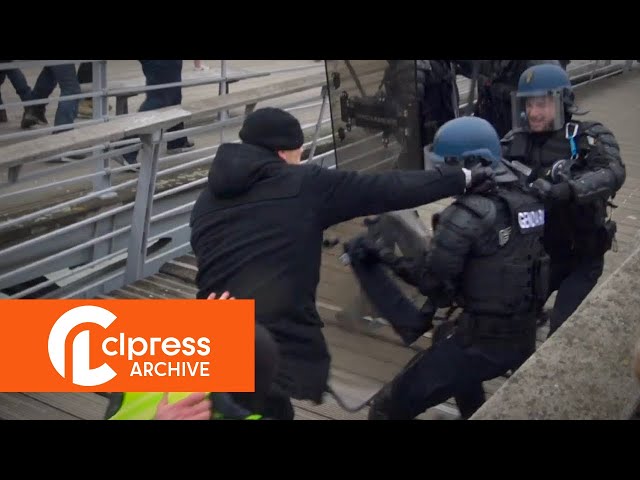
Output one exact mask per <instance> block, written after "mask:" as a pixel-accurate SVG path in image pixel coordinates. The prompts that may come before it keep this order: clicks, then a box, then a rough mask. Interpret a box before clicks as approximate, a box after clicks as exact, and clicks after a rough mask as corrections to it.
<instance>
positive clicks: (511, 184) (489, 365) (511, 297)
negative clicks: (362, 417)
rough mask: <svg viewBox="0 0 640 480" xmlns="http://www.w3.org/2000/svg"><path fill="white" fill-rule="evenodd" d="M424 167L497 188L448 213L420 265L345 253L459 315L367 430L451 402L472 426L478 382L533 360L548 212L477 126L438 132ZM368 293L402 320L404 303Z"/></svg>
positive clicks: (395, 385)
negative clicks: (477, 177) (485, 179)
mask: <svg viewBox="0 0 640 480" xmlns="http://www.w3.org/2000/svg"><path fill="white" fill-rule="evenodd" d="M426 157H427V160H428V161H431V162H433V164H450V165H464V166H465V167H466V168H472V167H474V166H477V165H484V166H485V167H487V166H488V167H490V168H492V169H493V170H494V172H495V175H496V176H495V178H496V182H497V186H495V185H479V187H478V188H477V189H471V190H467V192H465V194H464V195H462V196H460V197H458V198H457V199H456V200H455V201H454V202H453V203H452V204H451V205H450V206H449V207H447V208H446V209H445V210H444V211H443V212H442V213H441V214H440V215H439V220H438V223H437V226H436V228H435V232H434V236H433V239H432V241H431V244H430V246H429V249H428V253H427V255H426V256H424V257H423V258H417V259H412V258H398V257H395V256H394V255H393V253H391V252H383V251H381V250H376V246H375V245H371V244H369V243H368V242H367V241H366V238H365V239H362V240H358V239H356V241H355V242H353V244H352V245H350V247H349V248H350V249H349V250H348V252H349V253H350V254H351V255H352V257H353V258H355V259H356V260H357V261H359V262H362V261H364V262H369V263H372V264H374V263H375V262H384V263H385V264H386V265H388V266H389V267H391V269H392V270H393V271H394V272H395V273H396V275H397V276H399V277H400V278H402V279H403V280H404V281H406V282H407V283H409V284H412V285H415V286H417V287H418V289H419V290H420V292H421V293H422V294H423V295H425V296H427V297H428V299H429V301H430V302H431V303H432V304H433V305H434V306H435V307H436V308H445V307H452V306H457V307H460V308H461V309H462V314H461V315H460V316H459V317H458V318H457V320H456V322H457V323H456V326H455V328H454V330H453V333H451V334H449V335H447V336H445V337H444V338H441V339H440V340H439V341H437V342H435V343H434V344H433V345H432V346H431V347H430V348H429V349H427V350H426V351H424V352H421V353H419V354H418V355H416V356H415V357H414V358H413V359H412V360H411V361H410V362H409V364H408V365H407V366H406V367H405V368H404V370H403V371H402V372H401V373H400V374H398V375H397V376H396V377H395V378H394V379H393V380H392V381H391V382H390V383H389V384H388V385H386V386H385V387H384V388H383V389H382V390H381V391H380V392H379V393H378V394H377V395H376V397H375V398H374V400H373V403H372V406H371V409H370V413H369V418H370V419H373V420H382V419H412V418H414V417H416V416H417V415H419V414H421V413H422V412H424V411H425V410H426V409H428V408H430V407H433V406H435V405H438V404H440V403H443V402H444V401H446V400H447V399H448V398H450V397H455V399H456V402H457V404H458V407H459V409H460V412H461V415H462V417H463V418H469V417H470V416H471V415H472V414H473V413H474V412H475V411H476V410H477V409H478V408H479V407H480V406H481V405H482V403H484V400H485V397H484V391H483V388H482V382H484V381H486V380H490V379H492V378H495V377H498V376H500V375H503V374H504V373H506V372H507V371H509V370H516V369H517V368H518V367H519V366H520V365H521V364H522V363H523V362H524V361H525V360H526V359H527V358H528V357H529V356H530V355H531V354H532V353H533V352H534V350H535V333H536V317H535V313H536V310H537V308H538V304H539V302H540V301H542V300H543V299H545V298H546V285H545V282H546V280H547V279H548V273H545V268H546V267H545V265H547V266H548V261H547V260H548V259H547V258H546V256H545V253H544V248H543V245H542V233H543V229H544V218H545V217H544V206H543V204H542V202H541V201H540V200H539V199H538V198H537V197H536V196H535V195H533V194H531V193H529V192H528V191H527V187H526V186H525V183H524V182H522V181H521V179H520V178H519V177H518V176H517V175H515V174H514V171H513V170H511V169H510V168H507V166H506V162H504V161H503V160H502V159H501V149H500V140H499V138H498V135H497V133H496V131H495V129H494V128H493V127H492V126H491V125H490V124H489V123H488V122H487V121H485V120H483V119H480V118H475V117H461V118H458V119H455V120H451V121H450V122H447V123H446V124H445V125H443V126H442V127H441V128H440V129H439V130H438V132H437V133H436V136H435V139H434V142H433V146H432V148H431V149H430V150H429V151H428V152H427V153H426ZM359 250H360V251H359ZM362 250H366V252H365V254H364V255H363V254H362ZM358 266H361V264H358ZM359 273H360V274H362V273H363V271H362V270H359ZM375 285H378V284H377V283H376V284H375ZM374 288H375V286H374ZM367 293H368V294H369V295H373V297H372V301H373V302H374V303H375V304H377V306H381V307H382V308H381V309H382V310H384V311H387V312H391V311H392V310H391V309H386V308H385V305H384V302H387V301H391V302H393V303H394V305H400V306H401V307H402V309H403V310H404V311H405V312H406V311H407V309H406V302H404V304H403V303H402V302H400V301H398V299H392V300H389V299H388V298H386V297H385V296H384V295H379V293H380V292H372V291H371V290H369V291H368V292H367ZM376 293H378V294H377V295H376ZM426 312H427V310H425V309H424V308H423V309H422V310H421V311H419V312H417V311H416V312H414V314H411V313H410V312H409V313H407V315H408V316H411V315H413V317H415V318H417V319H418V320H417V323H419V322H420V321H421V320H420V317H421V316H422V317H423V318H422V323H423V326H424V328H429V327H430V325H429V321H428V320H429V319H428V318H424V317H425V315H426ZM431 314H433V311H432V313H431ZM387 319H388V320H389V321H390V323H391V324H392V325H394V328H396V326H397V325H398V324H400V323H402V322H403V321H405V324H404V325H401V328H400V329H397V328H396V331H400V332H403V328H404V334H405V335H402V333H401V336H403V338H404V339H405V342H407V340H409V341H410V339H409V337H408V336H407V335H406V334H407V333H411V332H409V331H408V330H407V329H406V327H407V326H408V325H407V324H406V319H399V318H387ZM417 327H419V325H416V328H417ZM412 338H416V336H415V335H413V337H412Z"/></svg>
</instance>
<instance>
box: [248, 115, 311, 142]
mask: <svg viewBox="0 0 640 480" xmlns="http://www.w3.org/2000/svg"><path fill="white" fill-rule="evenodd" d="M240 140H242V141H243V142H244V143H249V144H251V145H258V146H261V147H264V148H268V149H269V150H273V151H278V150H296V149H298V148H300V147H301V146H302V144H303V143H304V135H303V134H302V128H301V127H300V122H299V121H298V119H297V118H296V117H294V116H293V115H291V114H290V113H289V112H285V111H284V110H282V109H280V108H273V107H265V108H260V109H258V110H256V111H255V112H253V113H251V114H250V115H248V116H247V118H245V120H244V123H243V124H242V129H241V130H240Z"/></svg>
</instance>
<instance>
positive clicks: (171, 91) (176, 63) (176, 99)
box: [124, 60, 187, 163]
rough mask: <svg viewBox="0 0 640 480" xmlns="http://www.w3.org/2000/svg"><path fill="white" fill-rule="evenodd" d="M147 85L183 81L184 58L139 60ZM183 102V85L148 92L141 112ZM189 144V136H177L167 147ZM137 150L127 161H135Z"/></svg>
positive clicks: (126, 156)
mask: <svg viewBox="0 0 640 480" xmlns="http://www.w3.org/2000/svg"><path fill="white" fill-rule="evenodd" d="M139 62H140V64H141V65H142V72H143V73H144V77H145V79H146V84H147V86H151V85H162V84H164V83H175V82H181V81H182V60H139ZM181 103H182V87H180V86H177V87H169V88H162V89H159V90H150V91H148V92H146V97H145V99H144V101H143V102H142V105H140V108H139V110H138V111H139V112H148V111H150V110H157V109H159V108H164V107H171V106H173V105H180V104H181ZM183 128H184V124H183V123H179V124H178V125H176V126H174V127H171V128H169V129H168V130H167V132H175V131H176V130H182V129H183ZM186 144H187V137H182V138H176V139H175V140H171V141H170V142H167V149H169V150H171V149H174V148H181V147H184V146H185V145H186ZM136 155H137V152H133V153H127V154H126V155H124V158H125V160H126V161H127V163H135V158H136Z"/></svg>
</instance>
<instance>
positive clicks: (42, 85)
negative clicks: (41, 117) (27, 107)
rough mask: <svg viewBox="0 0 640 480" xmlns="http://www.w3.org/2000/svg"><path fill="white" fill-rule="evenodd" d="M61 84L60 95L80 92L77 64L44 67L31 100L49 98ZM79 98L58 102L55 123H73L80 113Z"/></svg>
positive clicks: (41, 106)
mask: <svg viewBox="0 0 640 480" xmlns="http://www.w3.org/2000/svg"><path fill="white" fill-rule="evenodd" d="M56 85H60V95H61V96H65V95H77V94H79V93H80V84H79V83H78V78H77V77H76V67H75V65H53V66H50V67H44V68H43V69H42V72H40V75H39V76H38V79H37V80H36V84H35V86H34V87H33V91H32V92H31V99H30V100H39V99H42V98H48V97H49V95H51V93H52V92H53V90H54V89H55V88H56ZM78 103H79V100H78V99H75V100H64V101H61V102H60V103H58V109H57V110H56V118H55V121H54V125H56V126H57V125H67V124H70V123H73V122H74V120H75V119H76V115H77V114H78ZM37 107H40V108H44V105H36V106H35V108H37Z"/></svg>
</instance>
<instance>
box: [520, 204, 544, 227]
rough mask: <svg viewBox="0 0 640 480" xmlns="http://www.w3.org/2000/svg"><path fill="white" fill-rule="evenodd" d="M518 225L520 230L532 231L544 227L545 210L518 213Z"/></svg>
mask: <svg viewBox="0 0 640 480" xmlns="http://www.w3.org/2000/svg"><path fill="white" fill-rule="evenodd" d="M518 224H519V225H520V230H530V229H532V228H536V227H542V226H543V225H544V209H542V208H541V209H539V210H532V211H530V212H519V213H518Z"/></svg>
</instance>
